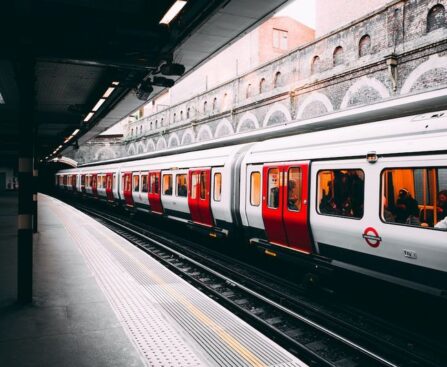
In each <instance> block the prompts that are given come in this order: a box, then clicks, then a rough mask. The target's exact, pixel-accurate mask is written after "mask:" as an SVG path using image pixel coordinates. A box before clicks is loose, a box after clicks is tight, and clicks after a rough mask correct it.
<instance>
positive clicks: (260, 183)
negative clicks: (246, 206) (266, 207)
mask: <svg viewBox="0 0 447 367" xmlns="http://www.w3.org/2000/svg"><path fill="white" fill-rule="evenodd" d="M256 173H257V174H258V175H259V191H258V204H257V205H255V204H253V201H252V198H253V175H254V174H256ZM261 198H262V175H261V171H251V173H250V205H251V206H253V207H259V206H260V205H261V202H262V200H261Z"/></svg>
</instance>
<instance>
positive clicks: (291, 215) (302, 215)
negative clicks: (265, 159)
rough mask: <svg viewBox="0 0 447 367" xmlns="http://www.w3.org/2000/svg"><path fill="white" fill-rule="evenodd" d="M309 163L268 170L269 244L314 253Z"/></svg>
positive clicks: (266, 213) (264, 208)
mask: <svg viewBox="0 0 447 367" xmlns="http://www.w3.org/2000/svg"><path fill="white" fill-rule="evenodd" d="M308 170H309V162H294V163H287V164H279V165H266V166H264V182H263V193H264V195H263V204H262V217H263V220H264V225H265V230H266V233H267V238H268V240H269V242H272V243H277V244H280V245H284V246H289V247H292V248H293V249H295V250H298V251H301V252H304V253H310V252H311V251H312V244H311V237H310V232H309V226H308V205H309V203H308V201H309V199H308V194H309V185H308Z"/></svg>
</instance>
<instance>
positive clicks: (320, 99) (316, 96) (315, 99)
mask: <svg viewBox="0 0 447 367" xmlns="http://www.w3.org/2000/svg"><path fill="white" fill-rule="evenodd" d="M313 103H320V104H322V105H323V106H324V107H325V108H326V112H332V111H334V106H332V103H331V100H330V99H329V98H328V97H327V96H326V95H325V94H323V93H319V92H313V93H311V94H309V95H308V96H307V97H306V99H305V100H304V101H303V103H301V104H300V106H299V107H298V111H297V113H296V118H297V119H300V118H302V117H303V116H304V115H305V112H306V109H307V108H308V107H309V106H310V105H311V104H313Z"/></svg>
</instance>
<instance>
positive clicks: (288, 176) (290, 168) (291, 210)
mask: <svg viewBox="0 0 447 367" xmlns="http://www.w3.org/2000/svg"><path fill="white" fill-rule="evenodd" d="M292 169H296V170H298V175H299V181H300V182H299V186H298V187H299V191H298V199H297V201H298V203H299V205H298V206H297V207H298V209H296V210H294V209H290V207H289V181H290V170H292ZM294 182H295V181H294ZM302 197H303V170H302V168H301V167H300V166H293V165H292V166H289V167H288V168H287V210H288V211H289V212H291V213H300V212H301V207H302V204H303V200H302ZM363 202H365V201H364V200H363Z"/></svg>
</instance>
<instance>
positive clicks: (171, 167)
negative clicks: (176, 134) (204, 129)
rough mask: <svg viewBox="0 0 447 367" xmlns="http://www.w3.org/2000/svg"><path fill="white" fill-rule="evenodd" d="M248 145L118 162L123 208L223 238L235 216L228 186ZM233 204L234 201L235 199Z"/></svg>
mask: <svg viewBox="0 0 447 367" xmlns="http://www.w3.org/2000/svg"><path fill="white" fill-rule="evenodd" d="M249 146H250V145H246V144H245V145H237V146H230V147H223V148H217V149H212V150H207V151H198V152H191V153H184V154H178V155H172V156H165V157H159V158H153V159H146V160H139V161H133V162H126V163H123V164H122V165H121V167H120V177H121V185H120V196H121V198H122V200H123V203H124V205H126V207H128V208H134V209H136V210H142V211H149V212H151V213H155V214H162V215H165V216H166V217H168V218H170V219H174V220H177V221H183V222H187V223H189V224H193V225H195V226H197V227H199V228H202V229H204V230H206V231H207V232H208V233H210V235H212V236H221V235H222V236H226V235H227V234H228V231H229V229H230V228H231V226H232V225H233V223H234V220H233V217H234V216H235V215H236V213H234V211H232V210H231V208H232V202H233V203H234V202H236V199H235V197H234V195H233V194H234V192H233V191H232V190H231V188H232V187H239V185H238V180H239V169H238V167H239V166H238V164H239V165H240V161H241V159H242V157H243V152H245V151H246V150H247V149H248V147H249ZM237 202H238V201H237Z"/></svg>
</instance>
